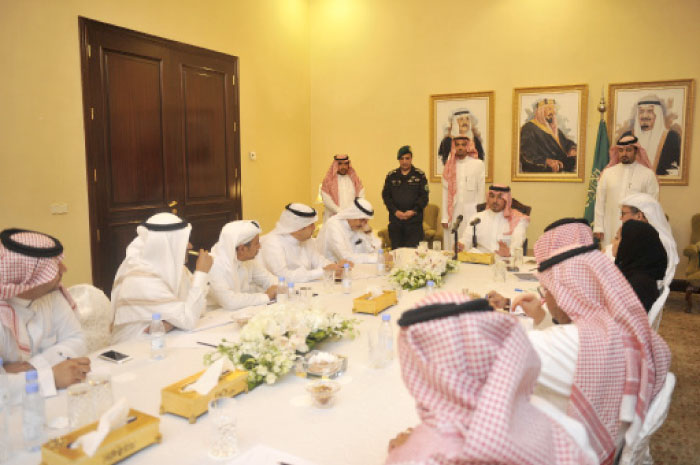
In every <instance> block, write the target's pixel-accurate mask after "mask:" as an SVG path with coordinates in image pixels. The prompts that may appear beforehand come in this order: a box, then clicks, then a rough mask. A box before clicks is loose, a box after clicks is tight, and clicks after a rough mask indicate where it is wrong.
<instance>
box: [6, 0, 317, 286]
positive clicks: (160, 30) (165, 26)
mask: <svg viewBox="0 0 700 465" xmlns="http://www.w3.org/2000/svg"><path fill="white" fill-rule="evenodd" d="M78 16H85V17H88V18H91V19H95V20H98V21H103V22H107V23H111V24H115V25H118V26H122V27H126V28H130V29H134V30H137V31H141V32H146V33H149V34H153V35H157V36H161V37H165V38H168V39H173V40H177V41H181V42H185V43H189V44H193V45H197V46H200V47H205V48H209V49H213V50H217V51H220V52H223V53H228V54H231V55H236V56H238V57H239V58H240V78H241V79H240V82H241V87H240V89H241V94H240V96H241V155H242V165H243V166H242V177H243V214H244V215H245V216H246V217H252V218H258V219H260V220H261V222H262V226H263V228H264V229H270V228H272V227H273V226H274V223H275V221H276V219H277V216H278V215H279V212H280V210H281V208H282V206H283V205H285V204H286V203H287V202H288V201H289V199H293V200H297V201H302V202H308V201H310V194H309V190H308V187H307V186H308V185H309V183H310V177H309V176H310V161H309V156H308V153H309V132H310V129H309V82H310V81H309V43H308V40H309V32H308V31H309V28H308V2H307V1H305V0H264V1H227V0H219V1H194V0H193V1H170V0H158V1H155V0H148V1H143V0H119V1H113V0H61V1H55V0H43V1H41V0H1V1H0V63H2V65H3V69H4V71H3V73H1V74H0V143H1V144H2V146H1V147H0V229H4V228H6V227H10V226H18V227H24V228H29V229H36V230H40V231H45V232H47V233H50V234H53V235H56V236H57V237H59V238H60V239H61V240H62V241H63V243H64V245H65V248H66V263H67V264H68V266H69V268H70V272H69V273H68V275H66V282H67V283H68V284H74V283H77V282H86V281H87V282H89V281H91V271H90V247H89V227H88V199H87V187H86V176H85V145H84V132H83V116H82V93H81V83H80V59H79V56H80V55H79V43H78ZM249 151H256V152H257V154H258V161H255V162H253V161H250V160H249V159H248V157H247V154H248V152H249ZM263 186H264V195H261V192H263ZM55 202H60V203H62V202H65V203H67V204H68V208H69V213H68V214H66V215H60V216H56V215H51V214H50V212H49V206H50V204H51V203H55Z"/></svg>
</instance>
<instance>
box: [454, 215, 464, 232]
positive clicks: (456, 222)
mask: <svg viewBox="0 0 700 465" xmlns="http://www.w3.org/2000/svg"><path fill="white" fill-rule="evenodd" d="M462 220H464V215H459V216H458V217H457V219H456V220H455V224H454V225H453V226H452V232H453V233H454V232H457V230H458V229H459V225H460V224H462Z"/></svg>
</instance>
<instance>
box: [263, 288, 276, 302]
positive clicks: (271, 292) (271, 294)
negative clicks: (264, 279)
mask: <svg viewBox="0 0 700 465" xmlns="http://www.w3.org/2000/svg"><path fill="white" fill-rule="evenodd" d="M265 294H267V297H268V298H269V299H270V300H273V299H276V298H277V286H276V285H274V284H273V285H272V286H270V287H268V288H267V290H266V291H265Z"/></svg>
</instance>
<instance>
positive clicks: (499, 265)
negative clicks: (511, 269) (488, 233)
mask: <svg viewBox="0 0 700 465" xmlns="http://www.w3.org/2000/svg"><path fill="white" fill-rule="evenodd" d="M506 268H507V265H506V262H505V261H504V260H503V259H502V258H500V257H498V258H496V262H495V263H494V264H493V280H494V281H495V282H498V283H504V282H506Z"/></svg>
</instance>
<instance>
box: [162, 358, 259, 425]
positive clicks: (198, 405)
mask: <svg viewBox="0 0 700 465" xmlns="http://www.w3.org/2000/svg"><path fill="white" fill-rule="evenodd" d="M203 373H204V371H200V372H199V373H196V374H194V375H192V376H188V377H187V378H185V379H182V380H180V381H178V382H177V383H174V384H171V385H170V386H167V387H164V388H163V389H162V390H161V391H160V414H161V415H162V414H164V413H166V412H168V413H173V414H175V415H179V416H181V417H185V418H187V419H188V420H189V422H190V423H196V422H197V418H198V417H199V416H200V415H201V414H203V413H205V412H206V411H207V410H208V409H209V401H211V400H212V399H214V398H216V397H233V396H235V395H236V394H239V393H241V392H248V372H247V371H239V370H234V371H229V372H227V373H224V374H222V375H221V377H220V378H219V383H218V384H217V385H216V386H215V387H214V388H213V389H212V390H211V391H209V394H206V395H202V394H199V393H197V392H196V391H185V390H184V389H185V388H186V387H187V386H188V385H190V384H192V383H194V382H195V381H197V379H198V378H199V377H200V376H201V375H202V374H203Z"/></svg>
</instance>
